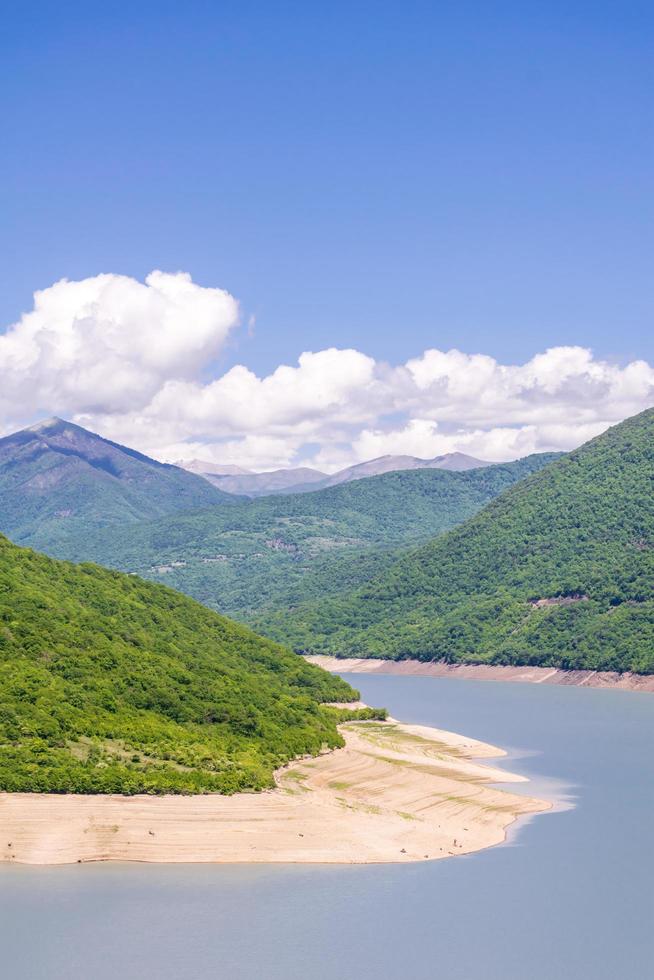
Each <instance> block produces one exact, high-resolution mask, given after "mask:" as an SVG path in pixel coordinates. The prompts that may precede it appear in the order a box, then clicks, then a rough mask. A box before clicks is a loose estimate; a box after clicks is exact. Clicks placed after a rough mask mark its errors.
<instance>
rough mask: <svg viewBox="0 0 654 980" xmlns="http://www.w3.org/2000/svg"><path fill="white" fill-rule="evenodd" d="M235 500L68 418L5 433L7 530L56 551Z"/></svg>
mask: <svg viewBox="0 0 654 980" xmlns="http://www.w3.org/2000/svg"><path fill="white" fill-rule="evenodd" d="M234 502H235V499H234V497H233V496H230V495H229V494H226V493H223V492H222V491H221V490H217V489H216V487H213V486H211V485H210V484H209V483H207V481H206V480H203V479H202V477H199V476H195V475H194V474H193V473H187V472H186V470H182V469H180V468H179V467H177V466H168V465H165V464H163V463H158V462H157V461H156V460H154V459H149V458H148V457H147V456H143V455H142V454H141V453H137V452H135V451H134V450H133V449H126V448H125V447H124V446H119V445H117V444H116V443H113V442H110V441H109V440H107V439H102V438H101V437H100V436H96V435H94V434H93V433H92V432H87V430H86V429H82V428H81V427H80V426H78V425H73V424H72V423H71V422H64V421H62V420H61V419H49V420H48V421H47V422H42V423H40V424H39V425H35V426H32V427H31V428H29V429H23V430H22V431H21V432H16V433H14V434H13V435H11V436H6V437H5V438H4V439H0V532H2V533H4V534H8V535H9V536H10V537H11V538H12V540H14V541H17V542H18V543H20V544H28V545H31V546H34V547H39V548H42V549H45V550H48V549H52V550H56V547H57V544H58V543H59V542H62V541H66V540H67V539H68V538H69V537H71V536H75V535H77V536H79V537H80V538H83V537H84V535H85V534H86V533H87V532H88V531H90V530H92V529H94V528H101V527H111V526H116V525H124V524H130V523H134V522H137V521H143V520H152V519H153V518H156V517H160V516H162V515H164V514H172V513H175V512H177V511H181V510H191V509H193V508H197V507H209V506H211V505H213V504H219V505H222V504H233V503H234Z"/></svg>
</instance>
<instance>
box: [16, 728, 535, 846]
mask: <svg viewBox="0 0 654 980" xmlns="http://www.w3.org/2000/svg"><path fill="white" fill-rule="evenodd" d="M342 732H343V735H344V737H345V740H346V746H345V748H342V749H337V750H336V751H333V752H328V753H325V754H324V755H321V756H318V757H317V758H310V759H302V760H299V761H297V762H294V763H292V764H291V765H289V766H287V767H285V768H284V769H282V770H280V771H279V772H278V773H277V774H276V782H277V787H276V789H274V790H270V791H268V792H264V793H257V794H254V793H253V794H245V793H241V794H238V795H236V796H231V797H225V796H216V795H211V796H190V797H188V796H186V797H185V796H165V797H150V796H133V797H123V796H75V795H66V796H56V795H46V794H36V793H34V794H33V793H4V794H0V857H1V858H2V860H4V861H11V862H16V863H25V864H68V863H73V862H84V861H108V860H113V861H153V862H154V861H156V862H225V863H232V862H261V863H271V862H280V863H281V862H302V863H305V862H306V863H329V864H367V863H378V862H382V863H383V862H396V861H424V860H433V859H437V858H444V857H449V856H452V855H458V854H467V853H470V852H471V851H477V850H480V849H481V848H484V847H490V846H492V845H494V844H499V843H501V842H502V841H503V840H504V839H505V835H506V830H507V827H509V826H510V825H511V824H512V823H513V822H514V821H515V820H516V819H517V818H518V817H520V816H521V815H527V814H533V813H539V812H541V811H544V810H548V809H550V807H551V803H549V802H545V801H543V800H536V799H532V798H530V797H528V796H523V795H519V794H517V793H511V792H507V791H505V790H502V789H500V788H498V787H497V786H496V785H493V784H495V783H498V782H502V783H516V782H525V781H526V780H524V778H523V777H522V776H517V775H515V774H513V773H509V772H506V771H505V770H503V769H498V768H496V767H493V766H489V765H487V764H483V763H481V762H478V761H476V760H478V759H493V758H498V757H500V756H503V755H505V753H504V752H503V751H502V750H501V749H496V748H494V747H493V746H491V745H486V744H485V743H483V742H477V741H475V740H473V739H466V738H463V737H462V736H459V735H454V734H452V733H451V732H443V731H439V730H438V729H434V728H424V727H421V726H417V725H402V724H399V723H398V722H394V721H388V722H349V723H347V724H346V725H344V726H342Z"/></svg>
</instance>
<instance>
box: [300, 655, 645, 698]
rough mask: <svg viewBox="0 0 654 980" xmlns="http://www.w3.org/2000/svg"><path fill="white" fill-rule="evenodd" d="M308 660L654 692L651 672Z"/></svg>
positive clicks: (334, 666) (368, 669)
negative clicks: (632, 672) (631, 672)
mask: <svg viewBox="0 0 654 980" xmlns="http://www.w3.org/2000/svg"><path fill="white" fill-rule="evenodd" d="M305 659H306V660H308V661H310V662H311V663H312V664H318V666H319V667H323V668H324V669H325V670H329V671H331V672H332V673H336V672H338V673H353V674H409V675H411V674H414V675H424V676H425V677H455V678H458V679H459V680H473V681H520V682H522V683H527V684H560V685H567V686H568V687H612V688H616V689H619V690H622V691H654V675H652V674H629V673H625V674H618V673H617V672H614V671H607V670H559V669H558V668H556V667H501V666H498V665H493V664H488V665H485V664H446V663H443V662H442V661H441V662H425V661H422V660H382V659H381V658H378V657H374V658H373V657H369V658H357V657H342V658H341V657H323V656H311V657H306V658H305Z"/></svg>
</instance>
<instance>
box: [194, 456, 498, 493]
mask: <svg viewBox="0 0 654 980" xmlns="http://www.w3.org/2000/svg"><path fill="white" fill-rule="evenodd" d="M179 465H180V466H183V467H184V468H185V469H187V470H189V471H190V472H192V473H197V474H199V475H200V476H204V477H205V479H207V480H209V482H210V483H212V484H213V485H214V486H216V487H219V488H220V489H221V490H225V491H226V492H228V493H237V494H244V495H245V496H248V497H264V496H268V495H269V494H274V493H309V492H312V491H314V490H324V489H326V488H327V487H335V486H337V485H338V484H339V483H349V482H350V481H351V480H361V479H363V478H365V477H369V476H379V475H380V474H382V473H391V472H396V471H400V470H417V469H438V470H451V471H453V472H462V471H464V470H471V469H476V468H478V467H480V466H490V465H491V464H490V463H487V462H484V460H481V459H475V458H474V457H473V456H466V455H465V454H464V453H447V454H446V455H445V456H436V457H435V458H434V459H419V458H418V457H417V456H379V457H378V458H377V459H371V460H369V461H368V462H365V463H357V464H356V465H354V466H348V467H347V468H346V469H344V470H339V471H338V472H337V473H332V474H331V475H329V474H327V473H322V472H321V471H320V470H315V469H311V468H310V467H306V466H304V467H295V468H291V469H280V470H272V471H270V472H266V473H255V472H253V471H251V470H244V469H242V468H241V467H239V466H231V465H221V464H218V463H209V462H203V461H202V460H197V459H194V460H191V461H189V462H184V461H180V463H179Z"/></svg>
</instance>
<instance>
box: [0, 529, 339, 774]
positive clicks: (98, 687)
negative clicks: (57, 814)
mask: <svg viewBox="0 0 654 980" xmlns="http://www.w3.org/2000/svg"><path fill="white" fill-rule="evenodd" d="M355 697H356V692H355V691H353V690H352V688H350V687H349V685H347V684H345V682H344V681H341V680H340V679H339V678H336V677H331V676H330V675H328V674H327V673H325V672H323V671H322V670H318V669H317V668H314V667H311V666H310V665H308V664H306V663H305V662H304V661H302V659H301V658H300V657H296V656H295V655H294V654H292V653H291V652H290V651H288V650H285V649H284V648H283V647H279V646H277V645H276V644H274V643H272V642H270V641H269V640H264V639H262V638H261V637H259V636H256V635H255V634H254V633H251V632H250V631H249V630H248V629H246V628H245V627H243V626H238V625H236V624H234V623H232V622H230V621H229V620H226V619H224V618H223V617H221V616H219V615H217V614H216V613H214V612H212V611H210V610H209V609H206V608H205V607H204V606H201V605H200V604H199V603H197V602H194V601H193V600H192V599H189V598H187V597H186V596H182V595H180V594H179V593H177V592H174V591H172V590H171V589H167V588H165V587H164V586H161V585H153V584H151V583H147V582H143V581H141V580H140V579H138V578H135V577H131V576H128V575H123V574H120V573H118V572H110V571H107V570H105V569H101V568H98V567H96V566H93V565H80V566H76V565H70V564H68V563H65V562H60V561H55V560H53V559H50V558H46V557H45V556H44V555H40V554H37V553H35V552H33V551H29V550H27V549H23V548H18V547H16V546H15V545H13V544H10V543H9V541H8V540H7V539H6V538H4V537H2V536H0V790H5V791H27V790H29V791H37V792H89V793H96V792H97V793H104V792H119V793H136V792H146V793H158V792H167V793H168V792H173V793H177V792H183V793H187V792H221V793H231V792H234V791H236V790H245V789H258V788H261V787H265V786H269V785H271V783H272V772H273V770H274V768H275V767H277V766H278V765H280V764H282V763H284V762H286V761H287V760H289V759H291V758H292V757H294V756H296V755H298V754H304V753H316V752H318V751H319V750H320V748H321V747H322V746H323V745H324V744H326V745H330V746H334V745H339V744H341V741H340V736H339V734H338V732H337V730H336V721H337V719H338V718H339V712H338V711H337V710H336V709H330V708H328V707H323V706H322V705H321V702H323V701H328V700H339V701H349V700H352V699H353V698H355ZM340 714H342V713H340Z"/></svg>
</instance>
